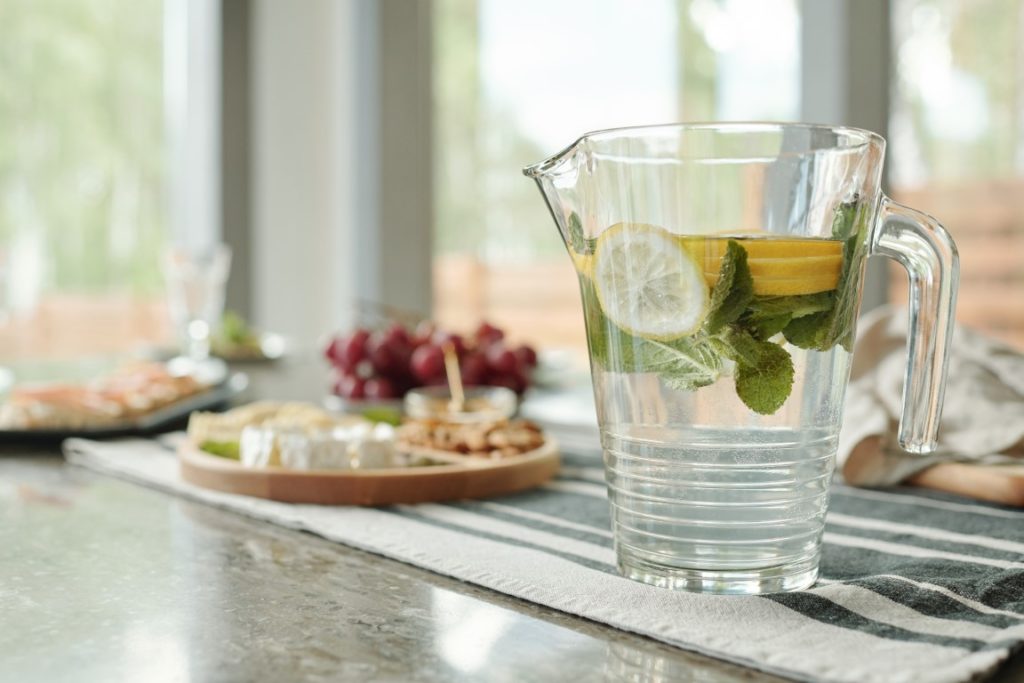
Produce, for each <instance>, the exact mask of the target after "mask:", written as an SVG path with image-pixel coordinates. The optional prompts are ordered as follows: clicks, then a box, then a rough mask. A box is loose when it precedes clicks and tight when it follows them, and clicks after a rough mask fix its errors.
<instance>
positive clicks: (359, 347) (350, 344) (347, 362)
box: [341, 329, 370, 369]
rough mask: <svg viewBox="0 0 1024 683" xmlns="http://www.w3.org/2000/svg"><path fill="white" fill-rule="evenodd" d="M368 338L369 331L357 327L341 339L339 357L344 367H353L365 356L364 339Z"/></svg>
mask: <svg viewBox="0 0 1024 683" xmlns="http://www.w3.org/2000/svg"><path fill="white" fill-rule="evenodd" d="M369 338H370V333H369V332H367V331H366V330H362V329H357V330H355V331H353V332H352V334H350V335H349V336H348V337H345V338H344V339H342V346H341V357H342V364H343V365H344V367H345V368H348V369H351V368H354V367H355V366H356V365H358V364H359V361H361V360H363V359H364V358H366V341H367V340H368V339H369Z"/></svg>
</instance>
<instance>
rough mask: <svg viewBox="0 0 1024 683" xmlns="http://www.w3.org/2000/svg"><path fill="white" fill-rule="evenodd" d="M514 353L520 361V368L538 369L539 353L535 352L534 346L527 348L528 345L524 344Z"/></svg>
mask: <svg viewBox="0 0 1024 683" xmlns="http://www.w3.org/2000/svg"><path fill="white" fill-rule="evenodd" d="M513 353H515V354H516V358H517V359H518V360H519V367H521V368H535V367H537V352H536V351H534V350H533V347H532V346H527V345H526V344H523V345H522V346H520V347H519V348H517V349H516V350H515V351H514V352H513Z"/></svg>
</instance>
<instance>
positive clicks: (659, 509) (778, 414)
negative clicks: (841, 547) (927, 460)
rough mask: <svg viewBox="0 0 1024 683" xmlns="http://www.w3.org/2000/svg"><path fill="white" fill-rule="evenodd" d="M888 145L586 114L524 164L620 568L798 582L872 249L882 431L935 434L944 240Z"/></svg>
mask: <svg viewBox="0 0 1024 683" xmlns="http://www.w3.org/2000/svg"><path fill="white" fill-rule="evenodd" d="M884 151H885V141H884V140H883V139H882V138H881V137H879V136H878V135H875V134H874V133H871V132H868V131H864V130H858V129H853V128H844V127H830V126H815V125H805V124H772V123H735V124H696V125H682V124H681V125H667V126H653V127H641V128H625V129H618V130H607V131H599V132H595V133H590V134H587V135H584V136H583V137H581V138H579V139H578V140H577V141H576V142H574V143H573V144H572V145H570V146H569V147H567V148H566V149H565V150H563V151H562V152H560V153H559V154H557V155H555V156H553V157H551V158H549V159H547V160H545V161H542V162H540V163H538V164H536V165H533V166H530V167H528V168H526V169H525V170H524V172H525V173H526V175H527V176H529V177H531V178H533V179H534V180H535V181H536V182H537V184H538V186H539V187H540V190H541V193H542V194H543V196H544V199H545V200H546V202H547V204H548V206H549V208H550V210H551V214H552V216H553V218H554V220H555V223H556V224H557V226H558V229H559V232H560V234H561V236H562V238H563V240H564V242H565V244H566V248H567V249H568V252H569V255H570V257H571V258H572V261H573V264H574V265H575V267H576V270H577V272H578V275H579V282H580V291H581V294H582V299H583V308H584V313H585V319H586V325H587V339H588V345H589V350H590V361H591V371H592V373H591V374H592V378H593V385H594V394H595V398H596V403H597V413H598V422H599V426H600V432H601V444H602V448H603V452H604V465H605V467H604V471H605V478H606V482H607V487H608V497H609V500H610V503H611V511H612V525H613V529H612V530H613V537H614V544H615V552H616V557H617V562H618V567H619V570H620V572H621V573H622V574H624V575H625V576H628V577H630V578H633V579H636V580H639V581H644V582H648V583H651V584H655V585H658V586H664V587H669V588H678V589H685V590H694V591H703V592H714V593H763V592H773V591H783V590H796V589H800V588H804V587H806V586H808V585H810V584H812V583H814V581H815V580H816V577H817V573H818V564H819V557H820V553H821V538H822V532H823V528H824V521H825V513H826V508H827V505H828V495H829V484H830V481H831V479H832V474H833V470H834V464H835V455H836V448H837V440H838V439H837V437H838V434H839V427H840V422H841V420H840V418H841V412H842V408H843V393H844V390H845V388H846V383H847V380H848V377H849V371H850V355H851V350H852V341H853V338H854V332H855V329H854V328H855V324H856V318H857V313H858V309H859V305H860V296H861V290H862V286H863V281H864V273H865V270H864V263H865V261H866V259H867V257H868V255H869V254H881V255H884V256H888V257H890V258H893V259H895V260H897V261H898V262H899V263H901V264H902V265H903V266H904V267H905V268H906V269H907V271H908V273H909V275H910V282H911V289H910V327H911V330H910V335H909V342H908V351H909V356H908V357H909V363H908V367H907V374H906V390H905V392H904V401H903V416H902V421H901V424H900V429H899V446H898V447H901V448H903V449H904V450H906V451H908V452H911V453H927V452H929V451H931V450H932V449H934V446H935V436H936V431H937V429H938V421H939V414H940V411H941V406H942V393H943V383H944V375H945V367H946V356H947V348H948V345H949V339H950V334H951V332H952V324H953V323H952V321H953V309H954V303H955V296H956V286H957V278H958V263H957V255H956V249H955V247H954V245H953V242H952V241H951V239H950V238H949V235H948V234H947V233H946V232H945V231H944V230H943V228H942V227H941V226H940V225H939V224H938V223H937V222H936V221H935V220H934V219H933V218H931V217H929V216H927V215H925V214H923V213H920V212H918V211H915V210H913V209H910V208H907V207H904V206H901V205H899V204H896V203H894V202H892V201H891V200H889V199H888V198H886V197H885V196H884V195H883V194H882V193H881V191H880V187H879V180H880V177H881V172H882V161H883V157H884Z"/></svg>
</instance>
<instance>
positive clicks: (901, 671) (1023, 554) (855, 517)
mask: <svg viewBox="0 0 1024 683" xmlns="http://www.w3.org/2000/svg"><path fill="white" fill-rule="evenodd" d="M180 438H181V435H171V436H169V437H165V438H163V439H160V440H156V441H152V440H143V439H135V440H125V441H115V442H105V443H100V442H91V441H86V440H80V439H72V440H69V441H67V442H66V443H65V446H64V448H65V454H66V456H67V458H68V460H69V461H70V462H72V463H76V464H79V465H82V466H85V467H88V468H90V469H93V470H97V471H100V472H105V473H108V474H111V475H115V476H118V477H122V478H125V479H129V480H133V481H135V482H138V483H141V484H144V485H146V486H150V487H153V488H157V489H160V490H163V491H166V492H169V493H173V494H176V495H180V496H184V497H186V498H190V499H193V500H197V501H202V502H204V503H207V504H210V505H213V506H215V507H219V508H223V509H226V510H231V511H234V512H237V513H239V514H243V515H247V516H249V517H252V518H256V519H261V520H266V521H268V522H271V523H274V524H279V525H281V526H284V527H289V528H293V529H302V530H305V531H309V532H312V533H314V534H317V535H319V536H322V537H324V538H327V539H330V540H333V541H336V542H339V543H344V544H346V545H350V546H353V547H357V548H361V549H364V550H368V551H370V552H374V553H377V554H380V555H383V556H386V557H390V558H393V559H396V560H400V561H402V562H407V563H409V564H413V565H417V566H419V567H423V568H426V569H429V570H432V571H435V572H438V573H440V574H445V575H448V576H452V577H455V578H457V579H461V580H463V581H467V582H471V583H474V584H478V585H481V586H485V587H487V588H491V589H493V590H496V591H499V592H502V593H506V594H508V595H512V596H515V597H518V598H521V599H524V600H529V601H532V602H535V603H539V604H542V605H546V606H548V607H551V608H554V609H558V610H561V611H564V612H568V613H571V614H576V615H579V616H582V617H586V618H588V619H592V620H595V621H599V622H603V623H605V624H609V625H611V626H614V627H617V628H620V629H623V630H626V631H632V632H635V633H639V634H642V635H645V636H649V637H651V638H655V639H657V640H660V641H664V642H666V643H669V644H671V645H675V646H678V647H681V648H684V649H687V650H692V651H696V652H700V653H704V654H707V655H711V656H713V657H717V658H720V659H725V660H729V661H732V662H736V663H739V664H742V665H745V666H749V667H753V668H756V669H760V670H763V671H768V672H771V673H775V674H779V675H782V676H786V677H790V678H793V679H797V680H808V681H836V682H839V681H842V682H846V681H850V682H857V683H871V682H882V681H885V682H891V681H896V682H899V681H908V682H909V681H915V682H916V681H931V682H940V683H953V682H958V681H967V680H970V679H974V678H976V677H978V676H979V675H982V674H984V673H987V672H990V671H992V670H993V669H994V667H996V666H997V665H998V664H999V662H1001V661H1003V660H1004V659H1006V658H1007V657H1008V656H1009V654H1010V653H1011V652H1012V651H1014V650H1017V649H1019V648H1020V647H1021V645H1022V642H1024V512H1021V511H1017V510H1010V509H1005V508H998V507H993V506H988V505H983V504H979V503H970V502H966V501H964V500H962V499H955V498H952V497H948V496H942V495H938V494H923V493H920V492H917V491H910V490H909V489H897V490H891V491H873V490H863V489H856V488H851V487H847V486H842V485H838V486H835V487H834V488H833V490H832V496H831V498H832V501H831V508H830V512H829V515H828V519H827V523H826V529H825V535H824V552H823V557H822V565H821V570H822V578H821V580H820V581H819V582H818V583H817V584H816V585H815V586H814V587H812V588H810V589H808V590H804V591H800V592H795V593H784V594H775V595H765V596H714V595H698V594H692V593H684V592H676V591H670V590H666V589H661V588H655V587H653V586H648V585H645V584H641V583H637V582H634V581H630V580H628V579H624V578H622V577H620V576H619V575H618V574H617V572H616V569H615V559H614V553H613V550H612V539H611V535H612V534H611V530H610V529H611V525H610V516H609V508H608V502H607V499H606V496H605V488H604V480H603V472H602V468H601V462H600V458H599V456H597V455H596V454H593V453H592V454H590V455H582V454H573V453H563V469H562V472H561V474H560V475H559V476H558V477H557V478H556V479H555V480H553V481H551V482H550V483H548V484H547V485H545V486H543V487H541V488H539V489H536V490H533V491H529V492H525V493H520V494H516V495H511V496H505V497H502V498H495V499H491V500H486V501H463V502H455V503H448V504H426V505H416V506H401V505H399V506H393V507H386V508H354V507H326V506H316V505H292V504H287V503H278V502H273V501H267V500H262V499H257V498H249V497H245V496H238V495H232V494H227V493H219V492H215V491H209V490H205V489H202V488H198V487H195V486H192V485H191V484H188V483H186V482H184V481H183V480H182V479H181V478H180V476H179V474H178V465H177V460H176V456H175V454H174V440H175V439H180Z"/></svg>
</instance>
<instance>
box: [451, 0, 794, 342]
mask: <svg viewBox="0 0 1024 683" xmlns="http://www.w3.org/2000/svg"><path fill="white" fill-rule="evenodd" d="M434 6H435V12H436V15H435V21H434V27H435V28H434V31H435V36H434V43H433V44H434V46H435V47H434V60H435V61H434V87H435V94H434V103H435V105H434V106H435V126H436V128H435V162H434V163H435V183H436V186H435V197H436V202H435V206H436V215H435V221H434V222H435V226H436V232H435V235H436V236H435V246H434V251H435V253H434V288H435V289H434V310H435V315H436V316H437V317H438V318H439V319H440V321H441V322H442V323H443V324H445V325H448V326H451V327H453V328H456V329H465V328H469V327H471V326H474V325H475V324H476V323H477V322H478V321H479V320H480V319H481V318H486V319H488V320H490V321H492V322H494V323H496V324H498V325H500V326H502V327H506V328H508V330H509V333H510V334H511V336H513V337H515V338H518V339H524V340H528V341H531V342H535V343H538V344H543V345H550V346H560V347H569V348H574V349H577V350H578V351H580V352H581V353H582V352H583V351H584V350H585V348H586V347H585V340H584V333H583V318H582V309H581V306H580V302H579V293H578V288H577V284H576V278H575V274H574V271H573V269H572V266H571V265H570V263H569V259H568V257H567V256H566V254H565V251H564V247H563V246H562V244H561V242H560V240H559V238H558V236H557V233H556V230H555V227H554V223H553V222H552V220H551V218H550V216H548V215H547V210H546V209H545V207H544V202H543V201H542V199H541V197H540V194H539V192H538V191H537V189H536V187H535V185H534V183H533V182H532V181H530V180H529V179H527V178H525V177H524V176H523V175H522V173H521V169H522V167H524V166H526V165H528V164H531V163H533V162H536V161H539V160H541V159H543V158H544V157H547V156H550V155H551V154H553V153H555V152H557V151H558V150H559V149H561V148H563V147H565V146H566V145H568V144H569V143H571V142H572V141H573V140H574V139H576V138H577V137H578V136H579V135H580V134H582V133H584V132H587V131H590V130H596V129H601V128H610V127H615V126H626V125H641V124H652V123H666V122H673V121H683V120H688V121H701V120H712V119H718V120H728V119H746V120H750V119H775V120H778V119H783V120H786V119H796V118H798V115H799V111H798V110H799V99H800V93H799V82H800V74H799V56H798V46H799V44H800V40H799V15H798V11H797V3H796V2H795V0H648V1H645V2H637V3H633V2H629V3H627V2H621V0H559V1H558V2H550V0H519V1H517V2H506V1H505V0H475V1H474V0H435V3H434ZM539 17H542V18H543V20H542V21H538V18H539Z"/></svg>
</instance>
